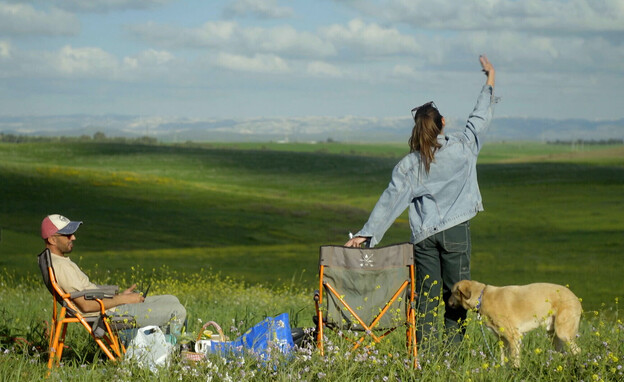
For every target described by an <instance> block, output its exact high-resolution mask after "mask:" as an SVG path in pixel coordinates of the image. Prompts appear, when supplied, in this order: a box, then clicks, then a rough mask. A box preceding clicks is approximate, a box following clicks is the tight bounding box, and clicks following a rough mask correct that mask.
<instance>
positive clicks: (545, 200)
mask: <svg viewBox="0 0 624 382" xmlns="http://www.w3.org/2000/svg"><path fill="white" fill-rule="evenodd" d="M405 146H406V145H399V144H386V145H371V144H368V145H365V144H359V145H358V144H352V145H347V144H337V143H326V144H316V145H312V144H286V145H284V144H269V143H267V144H227V145H226V144H220V145H217V144H213V145H194V146H192V147H191V146H172V145H155V146H146V145H130V144H119V143H94V142H91V143H72V142H63V141H59V142H52V143H23V144H5V143H3V144H0V179H2V186H1V188H0V197H1V198H2V205H1V209H0V226H1V227H2V236H1V241H0V253H1V254H2V256H1V257H0V268H6V269H7V270H8V271H9V272H11V271H14V272H16V274H17V275H29V274H34V273H36V272H37V270H36V268H35V262H34V256H35V255H36V254H37V253H39V251H40V250H41V249H42V241H41V239H40V238H39V237H38V230H39V224H40V221H41V219H42V218H43V217H44V216H45V215H46V214H49V213H57V212H58V213H61V214H64V215H66V216H68V217H70V218H71V219H80V220H83V221H84V222H85V223H84V225H83V226H82V227H81V229H80V230H79V231H78V235H77V236H78V240H77V242H76V249H75V250H74V257H75V258H76V260H77V261H78V262H79V263H80V265H81V266H83V267H84V268H85V269H86V270H87V273H93V272H98V271H99V270H104V268H105V269H110V270H111V271H115V272H126V273H127V272H129V269H130V267H131V266H133V265H140V266H141V267H142V268H143V269H145V270H146V271H145V273H144V274H143V275H135V276H136V277H142V278H144V279H145V280H147V279H149V278H152V277H156V276H154V275H152V273H153V271H152V269H156V268H160V267H161V266H162V265H166V266H168V267H171V268H172V269H174V270H176V271H180V272H182V273H184V272H196V271H197V270H198V267H199V268H204V269H205V272H211V273H220V274H222V275H224V276H229V277H232V278H234V279H238V280H244V281H245V282H248V283H264V284H271V285H279V284H280V283H281V282H282V281H283V280H287V281H288V282H291V281H292V280H296V281H297V282H298V283H300V285H301V286H303V287H308V288H310V289H313V288H314V287H315V283H314V280H315V277H316V261H317V253H318V247H319V246H320V245H322V244H342V243H344V242H345V241H346V239H347V235H348V232H349V231H352V232H356V231H357V230H358V229H359V228H360V227H361V226H362V225H363V224H364V222H365V221H366V219H367V216H368V213H369V212H370V210H371V208H372V206H373V205H374V203H375V202H376V199H377V197H378V196H379V194H380V193H381V191H383V189H384V188H385V186H386V185H387V182H388V180H389V176H390V172H391V169H392V167H393V166H394V164H395V163H396V161H397V159H398V158H399V157H400V156H401V155H403V154H404V153H405ZM479 163H480V164H479V181H480V185H481V190H482V194H483V197H484V202H485V208H486V211H485V212H483V213H481V214H479V215H478V216H477V217H476V218H475V219H474V220H473V230H472V232H473V243H474V244H473V245H474V250H473V260H472V262H473V264H472V266H473V278H475V279H478V280H482V281H484V282H487V283H491V284H495V285H496V284H501V285H502V284H512V283H529V282H534V281H552V282H557V283H562V284H568V285H570V286H571V288H572V289H573V290H574V291H575V292H576V293H577V294H578V295H579V296H581V297H582V298H583V300H584V305H585V306H586V308H596V307H599V306H600V305H601V304H602V303H609V302H612V301H613V299H614V298H615V297H616V296H621V295H622V294H623V292H624V282H623V281H622V278H621V277H620V274H619V272H620V268H621V266H620V265H621V255H622V252H623V250H624V198H623V196H624V148H623V147H621V146H609V147H604V146H589V145H588V146H584V147H583V148H582V150H580V149H579V148H578V147H570V146H562V145H547V144H537V143H507V144H491V145H487V146H485V148H484V150H483V153H482V154H481V157H480V162H479ZM405 217H406V215H404V216H403V217H402V218H400V219H399V220H398V221H397V222H396V223H395V225H394V226H393V227H392V228H391V229H390V230H389V232H388V233H387V234H386V236H385V238H384V240H383V242H382V243H381V244H390V243H393V242H402V241H406V240H408V239H409V228H408V224H407V221H406V218H405ZM104 264H105V265H106V266H105V267H104ZM145 280H137V281H145Z"/></svg>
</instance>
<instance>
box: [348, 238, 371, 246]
mask: <svg viewBox="0 0 624 382" xmlns="http://www.w3.org/2000/svg"><path fill="white" fill-rule="evenodd" d="M366 240H368V238H366V237H362V236H356V237H354V238H353V239H351V240H349V241H347V242H346V243H345V245H344V246H345V247H361V246H362V243H364V242H365V241H366Z"/></svg>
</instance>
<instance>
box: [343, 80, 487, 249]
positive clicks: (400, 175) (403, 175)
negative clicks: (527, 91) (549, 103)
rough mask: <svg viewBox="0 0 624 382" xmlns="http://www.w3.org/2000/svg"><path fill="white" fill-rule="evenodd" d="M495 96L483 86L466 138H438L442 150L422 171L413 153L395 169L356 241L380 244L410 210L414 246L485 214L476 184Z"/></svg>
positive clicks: (464, 131)
mask: <svg viewBox="0 0 624 382" xmlns="http://www.w3.org/2000/svg"><path fill="white" fill-rule="evenodd" d="M493 92H494V90H493V89H492V87H491V86H489V85H485V86H483V89H482V90H481V93H480V94H479V97H478V99H477V104H476V106H475V108H474V110H473V111H472V113H471V114H470V117H469V118H468V121H467V123H466V128H465V129H464V130H463V131H462V132H457V133H453V134H448V135H438V142H439V143H440V144H441V145H442V147H440V148H439V149H438V150H437V151H436V153H435V157H434V160H433V162H432V163H431V166H430V170H429V174H427V173H426V172H425V170H424V166H422V163H421V160H420V154H419V153H418V152H413V153H410V154H408V155H407V156H405V157H404V158H403V159H401V161H400V162H399V163H398V164H397V165H396V166H395V168H394V170H393V172H392V180H391V181H390V184H389V185H388V188H386V190H385V191H384V192H383V193H382V194H381V197H380V198H379V200H378V201H377V204H376V205H375V208H374V209H373V211H372V212H371V215H370V217H369V218H368V222H366V224H365V225H364V227H363V228H362V230H360V231H359V232H358V233H357V234H356V235H355V236H362V237H369V238H370V246H371V247H372V246H375V245H377V243H379V242H380V241H381V239H382V237H383V235H384V233H385V232H386V230H387V229H388V228H389V227H390V225H392V223H393V222H394V221H395V220H396V218H397V217H399V215H401V213H402V212H403V211H405V209H406V208H408V207H409V223H410V227H411V229H412V238H411V242H412V243H418V242H420V241H422V240H424V239H426V238H427V237H429V236H432V235H434V234H436V233H437V232H440V231H443V230H445V229H448V228H451V227H453V226H455V225H457V224H459V223H462V222H465V221H467V220H469V219H471V218H472V217H474V216H475V215H476V214H477V212H479V211H483V203H482V200H481V192H480V191H479V184H478V183H477V156H478V155H479V151H480V150H481V147H482V145H483V133H484V132H485V130H486V129H487V127H488V126H489V124H490V120H491V119H492V113H493V107H494V104H495V103H496V100H495V99H494V94H493Z"/></svg>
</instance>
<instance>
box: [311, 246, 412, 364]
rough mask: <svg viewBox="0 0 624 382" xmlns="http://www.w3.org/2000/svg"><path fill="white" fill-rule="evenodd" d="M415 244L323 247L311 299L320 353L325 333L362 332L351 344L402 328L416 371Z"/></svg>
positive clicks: (375, 338) (385, 334)
mask: <svg viewBox="0 0 624 382" xmlns="http://www.w3.org/2000/svg"><path fill="white" fill-rule="evenodd" d="M413 256H414V255H413V245H412V244H410V243H403V244H395V245H391V246H387V247H380V248H350V247H343V246H335V245H326V246H321V248H320V254H319V290H318V291H316V293H315V296H314V300H315V305H316V320H317V346H318V348H319V349H320V351H321V354H323V353H324V347H323V346H324V344H323V340H324V338H323V329H324V327H328V328H332V329H341V330H342V331H343V333H344V331H345V330H346V331H349V330H351V331H362V332H363V334H364V335H362V336H359V338H358V339H355V338H348V339H349V340H350V341H352V342H353V349H357V348H358V347H360V346H361V345H362V344H363V343H364V340H365V339H366V338H370V339H372V340H373V341H374V342H380V341H381V340H382V339H383V338H384V337H386V336H387V335H388V334H390V333H391V332H392V331H394V330H395V329H397V328H398V327H401V326H403V327H405V330H406V347H407V351H408V354H409V355H410V356H411V357H412V359H413V364H414V367H418V360H417V350H416V323H415V320H416V313H415V309H414V297H415V296H414V287H415V286H414V260H413Z"/></svg>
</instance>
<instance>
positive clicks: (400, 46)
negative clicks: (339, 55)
mask: <svg viewBox="0 0 624 382" xmlns="http://www.w3.org/2000/svg"><path fill="white" fill-rule="evenodd" d="M321 33H322V35H323V36H324V37H325V38H327V39H328V40H329V41H331V42H332V43H333V44H335V45H336V46H337V47H339V48H343V47H346V48H350V49H354V50H356V51H360V52H363V53H365V54H369V55H375V56H377V55H392V54H410V55H412V54H418V53H419V52H420V51H421V49H420V45H419V44H418V43H417V42H416V39H415V38H414V37H413V36H408V35H404V34H401V33H400V32H399V31H398V30H397V29H394V28H383V27H381V26H379V25H377V24H375V23H370V24H366V23H365V22H363V21H362V20H359V19H355V20H351V21H350V22H349V23H348V24H347V25H346V26H345V25H339V24H334V25H331V26H329V27H325V28H323V29H322V31H321Z"/></svg>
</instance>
